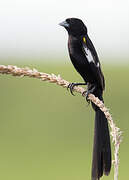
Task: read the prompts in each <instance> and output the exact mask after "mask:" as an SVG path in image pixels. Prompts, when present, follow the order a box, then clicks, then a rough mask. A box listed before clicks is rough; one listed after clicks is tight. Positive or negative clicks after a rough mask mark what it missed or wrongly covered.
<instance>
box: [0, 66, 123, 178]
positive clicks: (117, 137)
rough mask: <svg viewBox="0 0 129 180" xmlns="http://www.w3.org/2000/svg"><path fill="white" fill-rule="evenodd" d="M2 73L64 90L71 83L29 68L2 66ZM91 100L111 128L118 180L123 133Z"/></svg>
mask: <svg viewBox="0 0 129 180" xmlns="http://www.w3.org/2000/svg"><path fill="white" fill-rule="evenodd" d="M0 73H1V74H11V75H13V76H20V77H24V76H28V77H32V78H37V79H40V80H42V81H48V82H50V83H56V84H57V85H59V86H62V87H64V88H67V87H68V85H69V82H68V81H66V80H64V79H62V78H61V76H60V75H58V76H56V75H55V74H51V75H50V74H47V73H42V72H38V71H37V70H36V69H33V70H31V69H29V68H19V67H17V66H12V65H8V66H5V65H0ZM74 91H76V92H78V93H80V94H82V95H83V96H84V92H85V89H84V88H82V87H79V86H78V87H74ZM88 99H89V100H91V101H92V102H93V103H94V104H96V105H97V106H98V107H99V108H100V109H101V111H103V112H104V114H105V116H106V118H107V120H108V123H109V125H110V127H111V136H112V141H113V143H114V160H113V164H114V180H118V167H119V158H118V152H119V147H120V143H121V141H122V132H121V131H120V129H119V128H118V127H117V126H116V125H115V123H114V122H113V119H112V116H111V114H110V113H109V110H108V109H107V108H106V107H105V106H104V104H103V102H102V101H100V100H99V99H98V98H97V97H95V96H94V95H93V94H89V97H88Z"/></svg>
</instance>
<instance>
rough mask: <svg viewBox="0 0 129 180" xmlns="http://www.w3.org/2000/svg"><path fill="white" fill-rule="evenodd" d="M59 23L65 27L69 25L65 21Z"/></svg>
mask: <svg viewBox="0 0 129 180" xmlns="http://www.w3.org/2000/svg"><path fill="white" fill-rule="evenodd" d="M59 25H60V26H63V27H65V28H68V27H69V24H68V23H67V22H66V21H63V22H61V23H59Z"/></svg>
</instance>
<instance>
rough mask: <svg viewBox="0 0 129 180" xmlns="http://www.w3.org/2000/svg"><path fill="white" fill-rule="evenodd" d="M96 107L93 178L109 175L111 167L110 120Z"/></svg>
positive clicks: (93, 179) (97, 179)
mask: <svg viewBox="0 0 129 180" xmlns="http://www.w3.org/2000/svg"><path fill="white" fill-rule="evenodd" d="M94 109H95V128H94V146H93V160H92V180H99V179H100V177H102V176H103V173H104V174H105V175H108V174H109V173H110V169H111V146H110V136H109V129H108V122H107V119H106V117H105V115H104V113H103V112H102V111H101V110H100V109H99V108H94Z"/></svg>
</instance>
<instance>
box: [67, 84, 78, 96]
mask: <svg viewBox="0 0 129 180" xmlns="http://www.w3.org/2000/svg"><path fill="white" fill-rule="evenodd" d="M74 86H76V83H70V84H69V85H68V87H67V90H68V89H70V92H71V94H72V95H73V96H75V95H74V94H73V88H74Z"/></svg>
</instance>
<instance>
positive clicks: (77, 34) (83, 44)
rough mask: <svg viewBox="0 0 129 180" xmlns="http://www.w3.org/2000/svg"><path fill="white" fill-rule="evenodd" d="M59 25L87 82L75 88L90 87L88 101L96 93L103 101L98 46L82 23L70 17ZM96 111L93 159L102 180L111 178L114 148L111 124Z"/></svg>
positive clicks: (95, 176)
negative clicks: (66, 36)
mask: <svg viewBox="0 0 129 180" xmlns="http://www.w3.org/2000/svg"><path fill="white" fill-rule="evenodd" d="M59 25H61V26H63V27H64V28H65V29H66V30H67V32H68V50H69V56H70V59H71V61H72V64H73V65H74V67H75V69H76V70H77V72H78V73H79V74H80V75H81V76H82V78H83V80H84V82H85V83H71V84H70V85H69V88H70V91H71V93H72V94H73V92H72V91H73V87H74V86H77V85H87V93H86V99H87V100H88V94H89V93H93V94H94V95H95V96H96V97H98V98H99V99H100V100H102V101H103V91H104V89H105V80H104V76H103V73H102V71H101V65H100V62H99V58H98V55H97V52H96V50H95V47H94V45H93V43H92V41H91V40H90V38H89V36H88V33H87V27H86V26H85V24H84V23H83V22H82V20H80V19H77V18H68V19H66V20H65V21H63V22H62V23H60V24H59ZM92 107H93V109H94V111H95V128H94V145H93V160H92V180H99V179H100V177H102V176H103V174H105V175H108V174H109V173H110V170H111V145H110V136H109V129H108V122H107V119H106V117H105V115H104V113H103V112H102V111H101V110H100V109H99V108H98V107H97V106H96V105H95V104H94V103H92Z"/></svg>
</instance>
